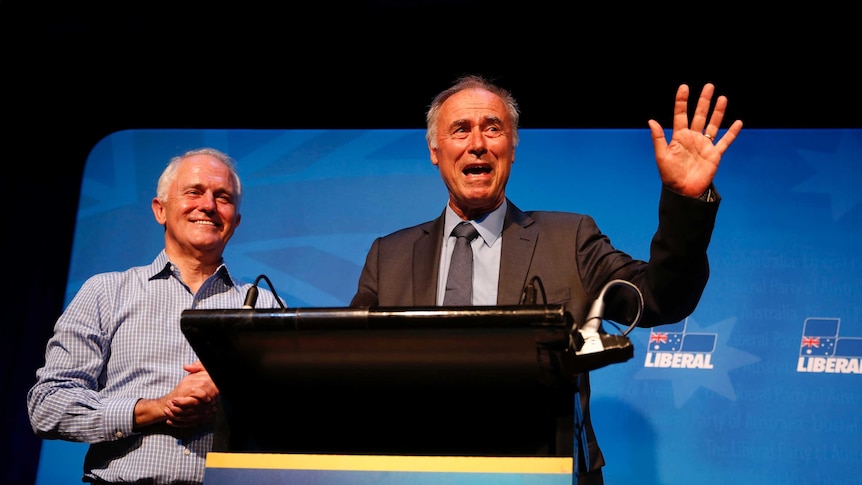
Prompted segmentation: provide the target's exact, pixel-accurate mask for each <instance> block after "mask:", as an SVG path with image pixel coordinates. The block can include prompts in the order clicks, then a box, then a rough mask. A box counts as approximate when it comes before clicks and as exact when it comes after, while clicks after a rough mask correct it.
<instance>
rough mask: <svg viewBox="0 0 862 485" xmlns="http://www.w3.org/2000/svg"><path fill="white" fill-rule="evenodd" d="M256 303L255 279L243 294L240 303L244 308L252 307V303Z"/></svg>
mask: <svg viewBox="0 0 862 485" xmlns="http://www.w3.org/2000/svg"><path fill="white" fill-rule="evenodd" d="M256 303H257V281H255V282H254V284H253V285H252V286H251V288H249V289H248V293H246V294H245V302H244V303H243V304H242V307H243V308H244V309H249V310H250V309H252V308H254V305H255V304H256Z"/></svg>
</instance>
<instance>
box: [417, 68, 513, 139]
mask: <svg viewBox="0 0 862 485" xmlns="http://www.w3.org/2000/svg"><path fill="white" fill-rule="evenodd" d="M465 89H484V90H485V91H488V92H490V93H493V94H496V95H497V96H499V97H500V99H501V100H503V103H504V104H505V105H506V110H507V111H508V112H509V117H510V118H512V130H513V131H512V142H513V143H514V145H515V146H518V123H519V121H520V119H521V113H520V111H519V108H518V102H517V101H516V100H515V98H514V96H512V93H510V92H509V91H508V90H506V89H504V88H502V87H500V86H498V85H496V84H494V83H492V82H491V81H489V80H488V79H486V78H485V77H483V76H481V75H478V74H469V75H466V76H462V77H460V78H458V79H457V80H456V81H455V84H453V85H452V86H450V87H449V88H448V89H446V90H445V91H443V92H441V93H440V94H438V95H437V96H435V97H434V99H433V100H432V101H431V106H430V107H429V108H428V112H427V113H425V124H426V127H427V129H426V131H425V141H427V142H428V144H429V145H430V146H431V148H437V119H438V118H439V116H440V107H441V106H443V103H445V102H446V100H447V99H449V98H450V97H452V95H454V94H456V93H459V92H461V91H463V90H465Z"/></svg>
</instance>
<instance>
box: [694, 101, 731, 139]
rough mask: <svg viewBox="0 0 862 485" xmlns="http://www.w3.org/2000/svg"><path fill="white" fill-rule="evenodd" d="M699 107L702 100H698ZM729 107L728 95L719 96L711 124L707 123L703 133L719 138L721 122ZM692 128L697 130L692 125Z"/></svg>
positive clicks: (712, 137) (710, 118)
mask: <svg viewBox="0 0 862 485" xmlns="http://www.w3.org/2000/svg"><path fill="white" fill-rule="evenodd" d="M698 107H700V101H698ZM726 109H727V97H726V96H719V97H718V99H716V100H715V108H713V110H712V116H710V117H709V124H707V125H706V128H704V129H703V134H704V135H707V136H708V137H709V138H710V139H711V140H713V141H715V140H718V128H719V127H720V126H721V122H722V121H723V120H724V111H725V110H726ZM691 129H692V130H695V131H700V130H696V129H695V127H694V126H693V125H692V128H691Z"/></svg>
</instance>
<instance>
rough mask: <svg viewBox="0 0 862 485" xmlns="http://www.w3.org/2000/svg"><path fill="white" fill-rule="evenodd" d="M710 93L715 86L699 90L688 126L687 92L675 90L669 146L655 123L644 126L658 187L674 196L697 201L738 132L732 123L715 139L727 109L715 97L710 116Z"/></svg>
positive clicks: (684, 87) (738, 124)
mask: <svg viewBox="0 0 862 485" xmlns="http://www.w3.org/2000/svg"><path fill="white" fill-rule="evenodd" d="M714 92H715V86H713V85H712V84H709V83H707V84H705V85H704V86H703V90H702V91H701V93H700V97H699V98H698V100H697V106H696V107H695V110H694V116H693V117H692V119H691V124H689V120H688V96H689V89H688V86H687V85H685V84H682V85H680V86H679V89H677V92H676V100H675V102H674V109H673V132H672V134H671V140H670V143H668V142H667V140H666V138H665V134H664V130H663V129H662V127H661V125H660V124H659V123H658V122H657V121H655V120H649V122H648V124H649V127H650V131H651V134H652V139H653V148H654V150H655V160H656V163H657V165H658V171H659V176H660V177H661V181H662V183H664V184H665V185H666V186H667V187H668V188H669V189H671V190H673V191H674V192H677V193H679V194H682V195H686V196H689V197H698V196H699V195H701V194H702V193H704V192H705V191H706V189H707V188H708V187H709V186H710V184H711V183H712V179H713V178H714V177H715V173H716V171H717V170H718V165H719V163H721V157H722V155H724V152H725V151H726V150H727V148H728V147H729V146H730V144H731V143H733V141H734V140H735V139H736V136H737V135H738V134H739V132H740V130H742V121H740V120H736V121H734V122H733V124H731V125H730V128H728V129H727V131H726V132H725V133H724V136H722V137H721V138H719V137H718V131H719V128H720V126H721V122H722V121H723V120H724V113H725V110H726V109H727V97H725V96H719V97H718V98H717V99H716V100H715V106H714V108H713V110H712V114H711V115H710V113H709V107H710V104H711V102H712V96H713V93H714Z"/></svg>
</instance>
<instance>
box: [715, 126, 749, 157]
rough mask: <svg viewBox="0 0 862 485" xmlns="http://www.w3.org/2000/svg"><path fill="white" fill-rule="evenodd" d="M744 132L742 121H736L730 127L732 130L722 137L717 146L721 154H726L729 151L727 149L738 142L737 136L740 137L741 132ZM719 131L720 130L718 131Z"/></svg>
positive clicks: (728, 130)
mask: <svg viewBox="0 0 862 485" xmlns="http://www.w3.org/2000/svg"><path fill="white" fill-rule="evenodd" d="M741 130H742V120H736V121H734V122H733V124H732V125H730V128H728V129H727V132H726V133H725V134H724V136H722V137H721V139H720V140H718V142H717V143H716V144H715V146H716V147H717V148H718V150H719V153H724V151H725V150H727V147H729V146H730V144H731V143H733V141H734V140H736V136H737V135H739V132H740V131H741ZM716 131H718V129H716Z"/></svg>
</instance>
